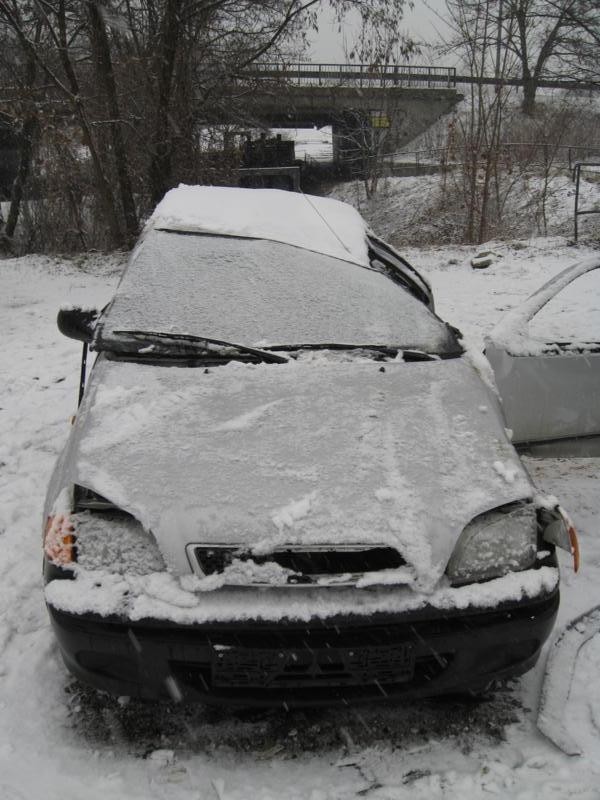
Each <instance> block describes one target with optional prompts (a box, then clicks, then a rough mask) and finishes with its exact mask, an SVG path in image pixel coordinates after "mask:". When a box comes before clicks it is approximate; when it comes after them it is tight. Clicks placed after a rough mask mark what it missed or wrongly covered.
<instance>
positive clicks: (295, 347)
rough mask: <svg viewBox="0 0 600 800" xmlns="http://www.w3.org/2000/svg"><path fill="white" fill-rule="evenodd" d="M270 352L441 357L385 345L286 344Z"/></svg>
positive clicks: (409, 358)
mask: <svg viewBox="0 0 600 800" xmlns="http://www.w3.org/2000/svg"><path fill="white" fill-rule="evenodd" d="M269 350H270V351H281V350H283V351H285V352H296V351H299V350H338V351H339V350H350V351H357V352H360V351H364V352H370V353H375V354H376V355H377V356H380V357H382V358H396V357H397V356H398V355H399V354H400V355H402V358H403V359H404V361H437V359H438V358H439V356H436V355H433V354H432V353H426V352H425V351H424V350H412V349H408V350H404V349H403V348H402V347H392V346H390V345H385V344H334V343H329V344H286V345H278V346H276V347H270V348H269Z"/></svg>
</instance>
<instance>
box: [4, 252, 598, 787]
mask: <svg viewBox="0 0 600 800" xmlns="http://www.w3.org/2000/svg"><path fill="white" fill-rule="evenodd" d="M488 247H489V245H488ZM492 247H493V249H494V250H496V251H497V252H498V253H500V254H501V256H502V257H501V258H499V259H498V260H497V262H496V263H495V264H494V265H493V266H492V267H490V268H489V269H488V270H481V271H474V270H472V269H471V268H470V266H469V260H470V258H471V257H472V255H473V254H474V252H475V251H474V249H473V248H467V247H443V248H441V247H440V248H432V249H427V250H424V249H421V250H417V249H409V250H407V251H405V252H406V255H407V256H408V257H409V258H410V259H411V260H412V262H413V263H414V264H415V266H417V267H418V268H420V269H422V270H423V271H424V272H425V273H426V274H427V275H428V276H429V278H430V280H431V281H432V283H433V288H434V291H435V294H436V297H437V308H438V312H439V313H440V314H441V315H442V316H444V317H446V318H448V319H449V320H450V321H452V322H453V323H454V324H456V325H458V326H459V327H461V328H462V329H463V331H464V333H465V334H466V336H467V337H468V339H469V340H470V342H471V345H472V346H473V347H480V345H481V341H482V336H483V334H484V333H485V332H486V331H487V330H489V329H490V328H491V327H492V326H493V325H494V324H495V323H496V322H497V321H498V319H499V318H500V317H501V315H502V313H503V312H504V311H505V310H506V309H508V308H510V307H512V306H513V305H514V304H515V303H517V302H519V300H520V299H521V298H523V297H525V296H526V295H528V294H529V293H530V292H531V291H532V290H533V289H534V288H536V287H537V286H538V285H539V284H540V283H542V281H543V280H545V279H546V278H547V277H549V276H550V275H551V274H553V273H555V272H556V271H558V270H559V269H561V268H563V267H564V266H566V265H568V264H570V263H572V262H573V261H574V260H576V259H578V258H582V257H584V256H586V255H588V254H589V251H588V250H586V249H585V248H579V249H576V248H569V247H566V246H565V244H564V240H559V239H537V240H529V241H523V242H519V243H513V244H512V245H506V244H499V243H498V244H492ZM122 261H123V258H121V257H119V256H111V257H108V258H103V257H100V256H93V257H89V258H80V259H77V260H69V261H65V260H60V259H49V258H44V257H27V258H21V259H14V260H6V261H0V307H1V311H0V320H1V327H0V332H1V336H2V347H1V348H0V365H1V374H2V376H3V381H2V385H1V387H0V543H1V544H2V545H3V546H2V549H1V550H0V720H1V721H2V724H1V725H0V800H38V798H40V797H44V798H46V800H55V799H56V800H58V798H60V799H61V800H71V799H72V800H81V798H86V800H96V799H97V798H98V799H99V798H102V800H113V798H114V799H115V800H116V798H125V799H126V800H132V799H133V798H170V799H172V800H192V799H193V800H204V798H207V800H208V799H210V800H283V799H284V798H290V800H291V799H292V798H293V799H297V800H349V799H350V798H361V797H367V798H370V799H373V800H402V798H409V797H410V798H411V800H419V798H423V799H425V798H427V800H429V798H438V797H439V798H461V800H462V799H465V800H470V799H471V798H484V797H489V796H494V795H495V796H498V797H503V798H520V799H521V800H534V798H542V797H543V798H544V800H553V799H554V798H556V800H564V798H586V799H588V798H589V799H591V798H600V777H599V776H600V682H599V681H598V672H599V669H600V637H596V639H595V640H592V641H591V642H590V643H589V644H588V645H586V646H585V647H584V649H583V650H582V655H581V658H580V660H579V665H578V669H577V673H576V675H575V681H574V688H573V693H572V703H571V704H570V707H569V715H568V722H569V729H570V732H571V734H572V735H573V736H574V738H575V739H576V740H577V741H578V743H579V744H580V746H581V747H582V748H583V751H584V755H583V756H581V757H576V758H569V757H567V756H565V755H563V754H562V753H560V752H559V751H558V750H557V749H556V748H555V747H554V746H553V745H552V744H550V743H549V742H548V741H546V740H545V739H544V738H543V737H542V736H541V735H540V734H539V733H538V732H537V730H536V728H535V725H534V720H535V709H536V702H537V694H538V689H539V683H540V678H541V672H542V666H543V665H542V664H540V665H538V667H537V668H536V669H535V670H534V671H533V672H532V673H530V674H529V675H527V676H526V677H525V678H523V679H522V680H520V681H517V682H515V683H514V684H512V685H511V686H509V687H505V688H503V689H502V690H499V691H497V692H495V693H494V694H493V695H492V696H490V699H489V700H488V701H487V702H483V703H467V702H458V701H456V700H444V701H429V702H421V703H414V704H406V703H405V704H402V705H401V706H397V707H394V706H389V705H388V706H384V707H383V708H381V709H378V708H366V709H365V708H362V709H356V710H351V709H347V710H344V711H340V710H335V711H310V712H309V711H306V712H293V713H286V712H284V711H274V712H265V713H260V712H252V713H238V714H233V713H231V712H221V711H218V710H212V711H211V710H206V709H202V708H191V709H190V708H188V709H180V708H176V707H171V706H163V707H152V706H141V705H138V704H136V703H130V704H129V705H120V704H119V703H118V702H116V701H114V700H110V699H107V698H103V697H99V696H97V695H95V694H94V693H92V692H88V691H85V690H82V689H81V688H80V687H78V686H77V685H76V684H74V683H73V682H72V681H71V680H70V678H69V677H68V676H67V674H66V671H65V669H64V668H63V666H62V664H61V662H60V659H59V657H58V654H57V650H56V647H55V645H54V642H53V638H52V635H51V633H50V630H49V626H48V620H47V616H46V611H45V608H44V604H43V599H42V592H41V576H40V561H41V557H40V536H41V531H40V528H41V508H42V500H43V494H44V490H45V484H46V481H47V479H48V475H49V473H50V470H51V468H52V464H53V461H54V459H55V457H56V455H57V453H58V451H59V449H60V447H61V445H62V443H63V441H64V439H65V437H66V435H67V432H68V417H69V414H71V413H72V412H73V410H74V408H75V401H76V386H77V377H78V375H77V373H78V362H79V347H78V345H77V344H76V343H74V342H72V341H69V340H66V339H63V338H62V337H61V336H60V335H59V333H58V331H57V330H56V327H55V324H54V319H55V314H56V311H57V309H58V307H59V305H60V304H61V303H63V302H82V303H84V304H86V305H90V304H94V305H102V303H103V302H105V301H106V300H107V299H108V297H109V296H110V294H111V291H112V289H113V287H114V285H115V283H116V280H117V277H118V270H119V266H120V264H121V263H122ZM527 466H528V468H529V469H530V471H531V472H532V474H533V476H534V478H535V480H536V481H537V482H538V483H539V484H540V486H541V487H542V488H543V489H545V490H547V491H550V492H552V493H554V494H556V495H558V496H559V497H560V498H561V500H562V502H563V504H564V505H565V506H566V507H567V508H568V509H569V510H570V511H571V513H572V516H573V518H574V520H575V522H576V523H577V525H578V528H579V533H580V540H581V545H582V551H583V569H582V572H581V573H580V575H579V576H577V577H575V576H574V575H573V573H572V571H571V569H570V567H569V565H568V559H564V560H563V569H562V585H563V600H562V605H561V611H560V620H559V624H564V623H565V622H566V621H568V620H569V619H571V618H572V617H574V616H576V615H577V614H578V613H580V612H581V611H583V610H585V609H586V608H589V607H590V606H592V605H593V604H596V603H598V602H600V588H599V587H600V541H599V539H598V520H599V518H600V493H599V492H598V489H597V487H598V483H597V481H598V466H599V465H598V461H597V460H594V459H581V460H574V459H571V460H570V459H546V460H532V459H530V460H528V461H527Z"/></svg>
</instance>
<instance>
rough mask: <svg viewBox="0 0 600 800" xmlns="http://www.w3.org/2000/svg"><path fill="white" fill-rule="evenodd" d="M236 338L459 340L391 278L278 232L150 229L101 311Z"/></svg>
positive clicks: (126, 325) (106, 328)
mask: <svg viewBox="0 0 600 800" xmlns="http://www.w3.org/2000/svg"><path fill="white" fill-rule="evenodd" d="M114 330H150V331H162V332H174V333H186V334H192V335H197V336H206V337H210V338H213V339H221V340H224V341H228V342H235V343H237V344H245V345H254V346H257V347H261V346H262V347H265V346H268V345H286V344H323V343H341V344H381V345H386V344H391V345H398V346H401V347H403V348H405V349H406V348H414V349H419V350H425V351H427V352H431V353H444V352H450V351H452V350H454V349H456V345H455V344H454V343H453V340H452V337H451V336H450V335H449V333H448V329H447V328H446V326H445V325H444V324H443V323H442V322H440V320H438V319H437V318H436V317H434V316H433V315H432V314H431V313H430V312H429V311H428V310H427V309H426V308H425V306H423V305H422V304H421V303H420V302H419V301H418V300H416V299H415V298H414V297H412V296H411V295H410V294H409V293H408V292H406V291H405V290H404V289H403V288H401V287H400V286H398V285H396V284H394V283H393V282H392V281H391V280H390V279H389V278H387V277H385V276H383V275H381V274H379V273H377V272H375V271H373V270H370V269H365V268H364V267H359V266H356V265H354V264H349V263H348V262H344V261H340V260H339V259H336V258H330V257H328V256H323V255H317V254H315V253H313V252H309V251H307V250H302V249H300V248H297V247H290V246H287V245H283V244H280V243H277V242H270V241H264V240H253V239H239V238H230V237H218V236H205V235H194V234H182V233H172V232H165V231H151V232H150V233H149V235H148V236H147V237H146V239H145V240H144V242H143V244H142V246H141V247H140V248H139V249H138V250H137V251H136V253H135V254H134V257H133V259H132V262H131V263H130V265H129V267H128V268H127V270H126V271H125V273H124V276H123V279H122V281H121V283H120V285H119V288H118V290H117V294H116V296H115V300H114V302H113V304H112V305H111V307H110V309H109V310H108V312H107V315H106V317H105V318H104V321H103V329H102V336H103V337H104V338H107V337H109V336H110V331H114Z"/></svg>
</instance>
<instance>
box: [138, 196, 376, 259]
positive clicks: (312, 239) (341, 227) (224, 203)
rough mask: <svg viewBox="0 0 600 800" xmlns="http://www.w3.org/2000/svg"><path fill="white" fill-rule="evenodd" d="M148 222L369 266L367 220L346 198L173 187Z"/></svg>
mask: <svg viewBox="0 0 600 800" xmlns="http://www.w3.org/2000/svg"><path fill="white" fill-rule="evenodd" d="M147 227H149V228H155V229H159V230H171V231H179V232H190V233H205V234H213V235H217V236H236V237H244V238H251V239H267V240H270V241H274V242H282V243H284V244H289V245H293V246H294V247H300V248H303V249H305V250H311V251H313V252H316V253H321V254H323V255H328V256H333V257H334V258H339V259H342V260H344V261H351V262H353V263H355V264H360V265H361V266H366V267H368V266H369V253H368V246H367V239H366V236H367V225H366V223H365V221H364V220H363V218H362V217H361V216H360V214H359V213H358V212H357V211H356V210H355V209H354V208H352V206H350V205H348V204H347V203H341V202H340V201H338V200H332V199H331V198H328V197H316V196H314V195H305V194H303V193H297V192H287V191H283V190H280V189H241V188H237V187H226V186H185V185H180V186H179V187H178V188H176V189H171V190H170V191H169V192H167V194H166V195H165V196H164V198H163V199H162V200H161V202H160V203H159V204H158V206H157V207H156V209H155V211H154V213H153V214H152V216H151V217H150V219H149V220H148V224H147Z"/></svg>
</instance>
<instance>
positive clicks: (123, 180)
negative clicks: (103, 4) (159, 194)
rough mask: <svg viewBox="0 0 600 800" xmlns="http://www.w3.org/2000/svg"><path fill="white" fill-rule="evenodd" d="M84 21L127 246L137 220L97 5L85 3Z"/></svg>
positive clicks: (100, 15)
mask: <svg viewBox="0 0 600 800" xmlns="http://www.w3.org/2000/svg"><path fill="white" fill-rule="evenodd" d="M88 19H89V22H90V28H91V34H92V36H91V38H92V45H93V48H94V55H95V59H94V60H95V66H96V72H97V74H98V78H99V81H100V83H101V84H102V87H103V89H104V92H105V93H106V106H107V111H108V115H109V118H110V123H109V129H110V136H111V141H112V149H113V153H114V158H115V166H116V170H117V178H118V181H119V194H120V197H121V205H122V207H123V216H124V218H125V230H126V232H127V239H128V244H129V245H131V244H133V242H134V241H135V239H136V237H137V234H138V219H137V214H136V209H135V202H134V199H133V190H132V188H131V179H130V175H129V164H128V160H127V152H126V150H125V143H124V141H123V132H122V130H121V113H120V109H119V101H118V97H117V87H116V83H115V76H114V72H113V65H112V58H111V54H110V45H109V42H108V37H107V35H106V27H105V24H104V19H103V17H102V14H101V13H100V10H99V8H98V5H97V2H90V3H89V5H88Z"/></svg>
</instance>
